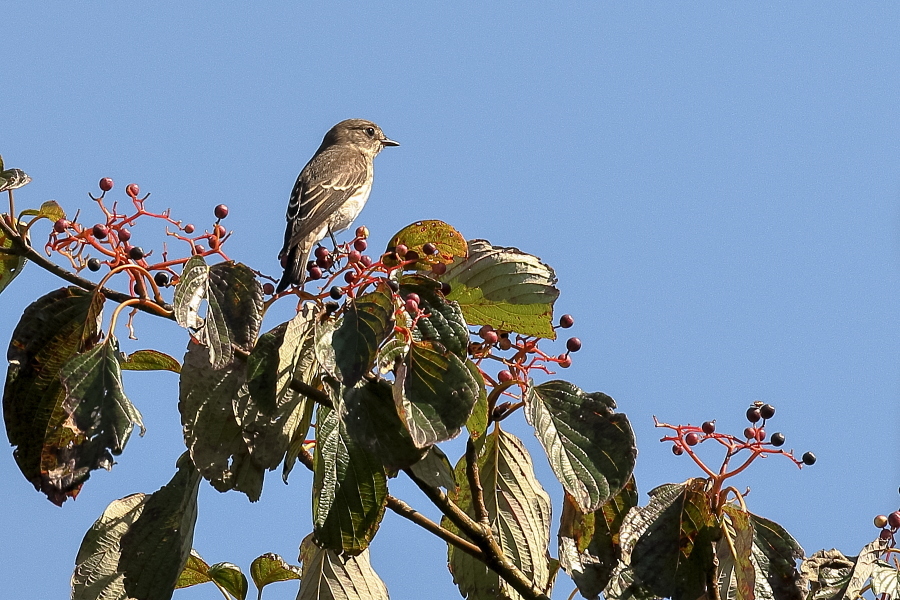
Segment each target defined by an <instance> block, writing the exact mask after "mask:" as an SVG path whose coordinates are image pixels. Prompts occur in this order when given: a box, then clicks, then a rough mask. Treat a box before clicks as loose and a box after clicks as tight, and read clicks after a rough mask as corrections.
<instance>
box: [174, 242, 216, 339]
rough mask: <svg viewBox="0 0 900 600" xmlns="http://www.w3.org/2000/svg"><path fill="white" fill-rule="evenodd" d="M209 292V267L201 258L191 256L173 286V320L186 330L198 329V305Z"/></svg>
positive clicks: (199, 324) (199, 319) (200, 325)
mask: <svg viewBox="0 0 900 600" xmlns="http://www.w3.org/2000/svg"><path fill="white" fill-rule="evenodd" d="M208 292H209V267H208V266H207V264H206V261H205V260H203V257H202V256H192V257H191V258H190V259H189V260H188V261H187V262H186V263H185V264H184V269H183V270H182V271H181V278H180V279H179V280H178V285H176V286H175V294H174V297H173V299H172V306H173V308H174V311H175V320H176V321H177V322H178V324H179V325H181V326H182V327H184V328H186V329H195V330H196V329H200V328H201V327H202V326H203V319H201V318H200V304H201V303H202V302H203V299H204V298H206V295H207V293H208Z"/></svg>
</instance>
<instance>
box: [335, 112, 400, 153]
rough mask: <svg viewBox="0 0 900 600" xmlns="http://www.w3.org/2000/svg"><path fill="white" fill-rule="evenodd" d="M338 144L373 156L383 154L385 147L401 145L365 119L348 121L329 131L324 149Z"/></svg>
mask: <svg viewBox="0 0 900 600" xmlns="http://www.w3.org/2000/svg"><path fill="white" fill-rule="evenodd" d="M337 144H347V145H352V146H355V147H357V148H359V149H360V150H361V151H362V152H365V153H366V154H371V155H372V156H375V155H376V154H378V153H379V152H381V150H382V148H384V147H385V146H399V145H400V144H399V143H397V142H395V141H394V140H392V139H390V138H388V137H387V136H386V135H384V132H383V131H382V130H381V127H379V126H378V125H376V124H375V123H373V122H372V121H366V120H365V119H347V120H346V121H341V122H340V123H338V124H337V125H335V126H334V127H332V128H331V129H329V130H328V133H326V134H325V139H324V140H322V148H327V147H329V146H333V145H337Z"/></svg>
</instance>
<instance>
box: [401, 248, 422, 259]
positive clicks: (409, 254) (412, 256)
mask: <svg viewBox="0 0 900 600" xmlns="http://www.w3.org/2000/svg"><path fill="white" fill-rule="evenodd" d="M403 260H419V253H418V252H416V251H415V250H407V251H406V256H404V257H403Z"/></svg>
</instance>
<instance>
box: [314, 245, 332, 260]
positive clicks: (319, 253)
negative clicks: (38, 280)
mask: <svg viewBox="0 0 900 600" xmlns="http://www.w3.org/2000/svg"><path fill="white" fill-rule="evenodd" d="M329 254H331V250H329V249H328V248H326V247H325V246H317V247H316V250H315V252H313V256H315V257H316V258H325V257H326V256H328V255H329Z"/></svg>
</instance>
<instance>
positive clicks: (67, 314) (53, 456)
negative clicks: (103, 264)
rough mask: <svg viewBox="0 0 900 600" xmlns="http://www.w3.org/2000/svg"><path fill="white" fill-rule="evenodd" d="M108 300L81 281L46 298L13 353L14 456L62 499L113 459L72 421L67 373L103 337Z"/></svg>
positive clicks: (7, 412) (6, 408) (9, 396)
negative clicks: (68, 365)
mask: <svg viewBox="0 0 900 600" xmlns="http://www.w3.org/2000/svg"><path fill="white" fill-rule="evenodd" d="M103 301H104V298H103V296H102V295H100V294H91V293H89V292H85V291H83V290H81V289H80V288H75V287H70V288H63V289H59V290H56V291H54V292H50V293H49V294H46V295H44V296H42V297H41V298H39V299H38V300H36V301H35V302H33V303H32V304H31V305H29V306H28V308H26V309H25V312H24V314H23V315H22V318H21V319H20V320H19V323H18V325H16V329H15V331H13V336H12V340H11V341H10V344H9V350H8V351H7V359H8V360H9V363H10V364H9V370H8V371H7V374H6V386H5V388H4V390H3V418H4V421H5V424H6V433H7V435H8V437H9V441H10V443H11V444H12V445H14V446H16V450H15V451H14V452H13V455H14V456H15V459H16V463H17V464H18V465H19V469H21V471H22V474H23V475H25V477H26V478H27V479H28V480H29V481H31V483H32V484H33V485H34V486H35V488H36V489H38V490H40V491H42V492H44V493H45V494H46V495H47V498H48V499H50V501H51V502H53V503H55V504H59V505H61V504H62V503H63V502H65V500H66V499H67V498H68V497H73V498H74V497H75V496H76V495H77V494H78V491H79V490H80V489H81V486H82V484H83V483H84V482H85V481H86V480H87V479H88V477H90V472H91V471H92V470H94V469H97V468H101V467H102V468H106V469H108V468H110V467H111V466H112V464H113V458H112V455H111V454H110V453H109V452H106V451H104V450H103V449H102V447H100V446H97V445H94V444H90V443H89V441H90V440H89V439H88V438H87V437H86V436H85V434H84V432H83V431H81V430H80V429H79V428H78V427H77V426H76V425H75V423H74V422H73V421H72V420H71V419H70V413H69V412H67V410H66V406H65V400H66V391H65V388H64V387H63V384H62V381H61V380H60V378H59V372H60V369H62V367H63V365H65V364H66V363H67V362H68V361H69V359H71V358H72V357H73V356H75V355H76V354H78V353H79V352H84V351H87V350H90V349H91V348H92V347H93V346H94V344H95V343H96V340H97V337H98V335H99V333H98V332H99V321H100V317H101V314H102V309H103Z"/></svg>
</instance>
